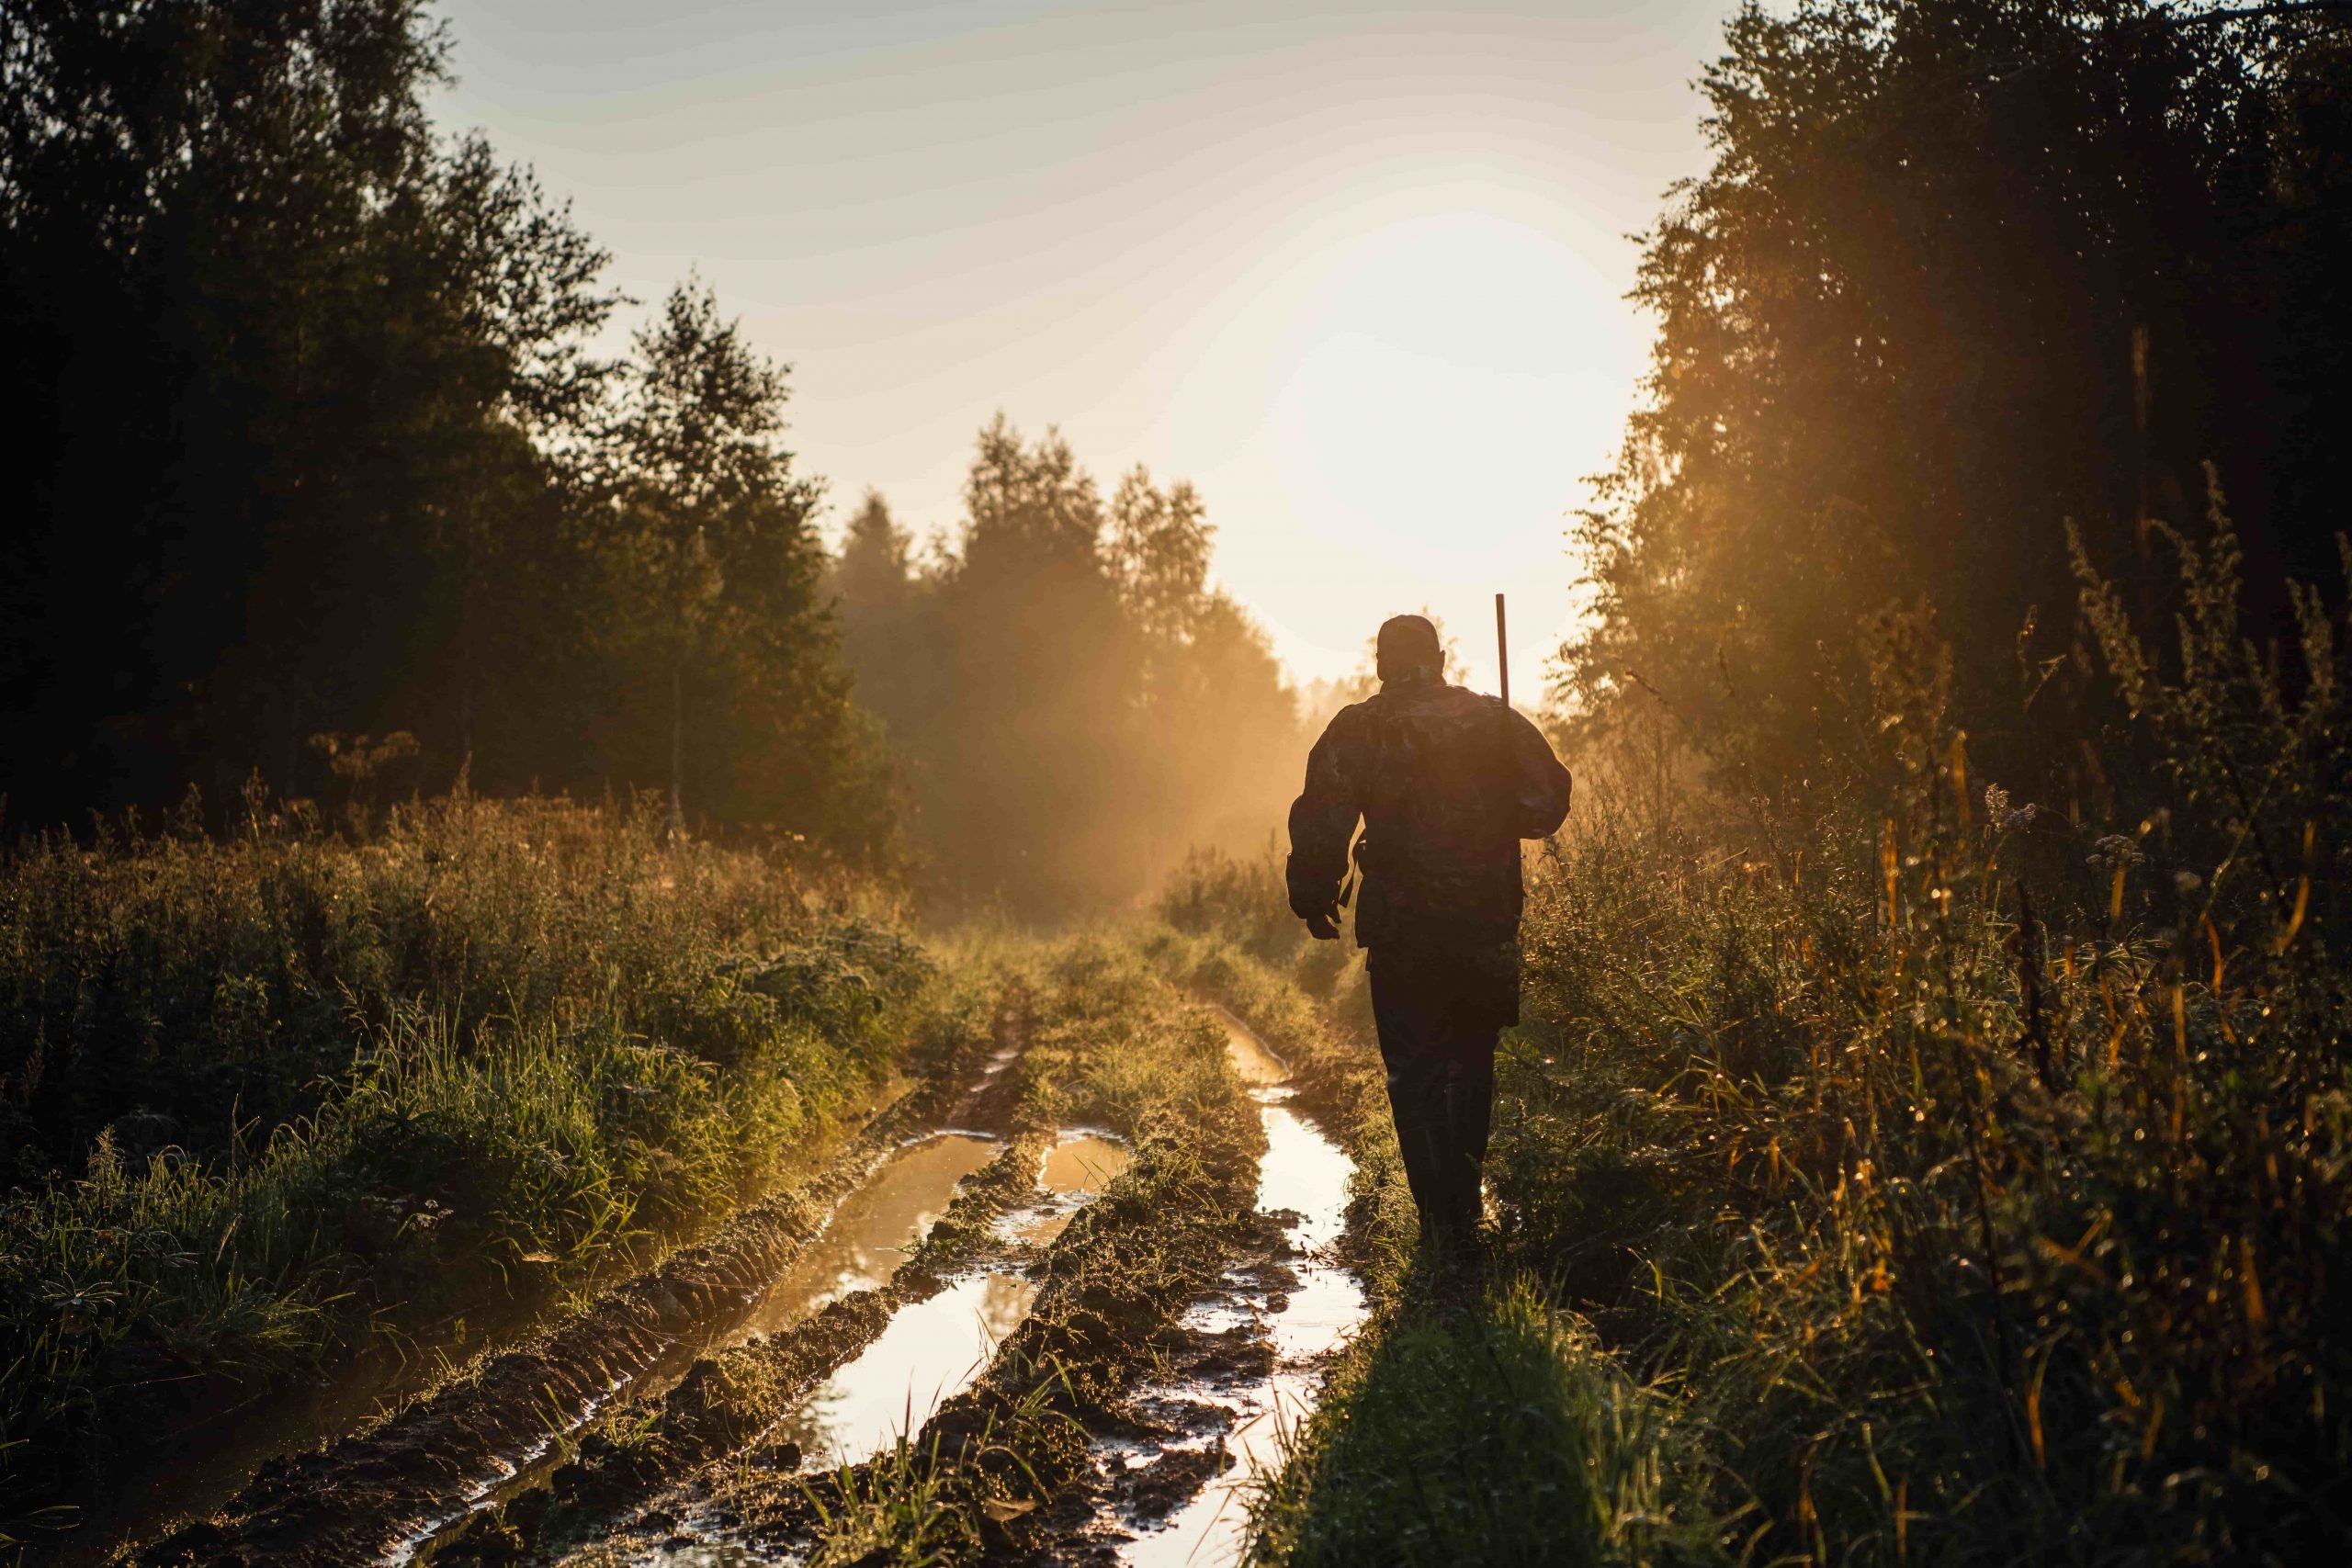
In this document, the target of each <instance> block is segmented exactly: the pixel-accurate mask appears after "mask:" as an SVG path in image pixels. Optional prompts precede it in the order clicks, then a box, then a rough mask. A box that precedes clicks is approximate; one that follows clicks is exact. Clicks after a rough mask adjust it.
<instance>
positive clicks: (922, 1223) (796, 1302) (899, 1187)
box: [729, 1133, 1002, 1338]
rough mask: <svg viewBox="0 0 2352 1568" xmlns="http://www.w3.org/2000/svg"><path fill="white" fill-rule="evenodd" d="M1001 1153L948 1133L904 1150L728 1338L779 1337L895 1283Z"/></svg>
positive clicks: (846, 1202)
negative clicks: (975, 1176) (961, 1188)
mask: <svg viewBox="0 0 2352 1568" xmlns="http://www.w3.org/2000/svg"><path fill="white" fill-rule="evenodd" d="M1001 1146H1002V1145H1000V1144H999V1143H998V1142H997V1141H996V1140H995V1139H994V1138H989V1137H983V1136H980V1135H978V1134H972V1133H942V1134H937V1135H936V1136H934V1137H930V1138H925V1139H923V1140H922V1142H920V1143H914V1144H909V1145H906V1146H905V1147H903V1148H901V1149H899V1150H898V1151H897V1152H896V1153H895V1154H893V1155H891V1156H890V1157H889V1158H888V1160H886V1161H884V1162H883V1164H882V1167H881V1168H880V1169H878V1170H876V1172H875V1173H874V1175H873V1177H872V1178H871V1179H868V1180H867V1181H866V1182H865V1184H864V1185H863V1186H861V1187H859V1188H858V1189H857V1190H856V1191H854V1192H853V1193H851V1194H850V1195H849V1196H848V1197H847V1198H845V1199H843V1200H842V1205H841V1207H840V1208H839V1209H836V1210H835V1211H834V1212H833V1217H832V1220H831V1223H829V1224H827V1225H826V1226H825V1229H824V1231H823V1232H822V1233H821V1234H820V1235H818V1237H817V1239H816V1240H815V1241H813V1242H811V1243H809V1247H808V1249H807V1250H806V1251H804V1252H802V1253H801V1255H800V1257H799V1258H797V1259H796V1260H795V1261H794V1263H793V1265H792V1267H791V1268H789V1269H786V1270H785V1271H784V1272H783V1273H781V1274H779V1275H777V1276H776V1277H775V1282H774V1283H772V1284H770V1285H769V1286H768V1288H767V1289H766V1290H765V1291H763V1292H761V1294H760V1299H759V1300H758V1301H757V1302H756V1303H753V1304H752V1310H751V1313H750V1314H749V1315H748V1316H747V1317H746V1318H745V1319H744V1321H743V1323H742V1325H741V1328H739V1329H738V1330H737V1331H736V1332H735V1333H734V1334H733V1335H730V1336H729V1337H730V1338H741V1337H748V1336H749V1335H752V1334H774V1333H775V1332H777V1331H778V1330H780V1329H786V1328H789V1327H791V1326H792V1325H794V1324H797V1323H798V1322H800V1321H801V1320H802V1319H804V1318H806V1317H807V1316H808V1315H809V1314H810V1313H813V1312H815V1311H816V1310H817V1309H818V1308H820V1307H821V1306H823V1305H824V1304H825V1303H828V1302H831V1301H837V1300H839V1299H840V1298H841V1297H842V1296H845V1295H847V1294H849V1293H850V1292H852V1291H863V1290H869V1289H871V1288H873V1287H875V1286H877V1285H881V1284H885V1283H888V1280H889V1278H890V1276H891V1274H892V1273H893V1272H895V1271H896V1270H897V1269H898V1267H899V1264H900V1263H901V1262H903V1261H904V1260H905V1258H906V1254H907V1249H908V1248H909V1247H912V1246H914V1244H915V1243H916V1242H918V1241H921V1240H922V1237H923V1235H925V1233H927V1232H928V1231H929V1230H930V1229H931V1226H932V1223H933V1221H935V1220H937V1219H938V1218H939V1216H940V1215H941V1214H943V1213H946V1212H947V1205H948V1204H949V1203H950V1202H952V1201H954V1200H955V1197H956V1183H957V1182H959V1181H961V1180H963V1179H964V1178H966V1177H967V1176H969V1175H971V1174H972V1173H973V1172H974V1171H976V1170H978V1169H979V1168H981V1167H982V1166H985V1165H987V1164H988V1163H989V1161H990V1160H992V1159H994V1158H995V1157H996V1155H997V1150H998V1149H999V1148H1000V1147H1001Z"/></svg>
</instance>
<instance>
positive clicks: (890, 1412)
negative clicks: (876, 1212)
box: [763, 1131, 1129, 1469]
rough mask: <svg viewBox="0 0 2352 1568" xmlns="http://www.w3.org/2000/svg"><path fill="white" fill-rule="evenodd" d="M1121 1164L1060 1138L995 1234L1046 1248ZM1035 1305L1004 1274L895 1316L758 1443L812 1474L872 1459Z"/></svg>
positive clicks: (968, 1283) (1018, 1275)
mask: <svg viewBox="0 0 2352 1568" xmlns="http://www.w3.org/2000/svg"><path fill="white" fill-rule="evenodd" d="M1128 1158H1129V1155H1128V1151H1127V1149H1126V1147H1125V1145H1121V1144H1118V1143H1115V1142H1114V1141H1112V1140H1111V1139H1110V1138H1109V1137H1107V1136H1105V1135H1104V1134H1100V1133H1094V1132H1087V1131H1071V1132H1067V1133H1064V1134H1062V1135H1061V1136H1060V1137H1059V1138H1057V1140H1056V1141H1055V1143H1054V1144H1053V1145H1052V1146H1051V1147H1049V1148H1048V1149H1047V1150H1046V1156H1045V1160H1044V1164H1043V1168H1042V1169H1041V1170H1040V1172H1039V1177H1038V1185H1039V1186H1040V1187H1041V1188H1042V1189H1043V1190H1044V1197H1043V1198H1042V1200H1041V1201H1036V1202H1034V1203H1030V1204H1025V1205H1023V1207H1021V1208H1018V1209H1015V1210H1013V1211H1012V1213H1009V1214H1007V1215H1005V1216H1004V1217H1003V1218H1002V1219H1001V1221H999V1222H998V1225H997V1234H998V1235H1000V1236H1001V1237H1002V1238H1004V1239H1006V1240H1009V1241H1017V1242H1025V1243H1028V1244H1030V1245H1032V1246H1042V1245H1043V1244H1044V1243H1045V1242H1047V1241H1050V1240H1051V1239H1052V1238H1053V1237H1055V1236H1057V1235H1060V1234H1061V1232H1062V1229H1063V1227H1065V1226H1066V1225H1068V1224H1069V1222H1070V1218H1071V1216H1073V1215H1074V1214H1076V1213H1078V1211H1079V1210H1080V1209H1081V1208H1083V1207H1085V1206H1086V1204H1087V1203H1088V1202H1090V1201H1092V1200H1093V1199H1094V1198H1095V1197H1096V1196H1098V1195H1099V1194H1100V1193H1101V1192H1102V1190H1103V1187H1104V1186H1105V1185H1107V1184H1108V1183H1109V1182H1110V1181H1111V1179H1113V1178H1114V1177H1115V1176H1117V1175H1118V1174H1119V1172H1121V1171H1123V1170H1125V1168H1127V1160H1128ZM983 1163H985V1162H983ZM943 1207H944V1205H943ZM934 1217H935V1216H934ZM1036 1295H1037V1287H1036V1285H1035V1282H1034V1281H1032V1280H1029V1279H1028V1278H1027V1276H1026V1275H1025V1274H1023V1272H1021V1271H1020V1270H1019V1269H1017V1268H1014V1267H1010V1266H1008V1267H1003V1268H995V1269H985V1270H983V1271H981V1272H979V1273H976V1274H972V1275H968V1276H967V1277H965V1278H963V1279H960V1280H956V1281H954V1282H953V1283H951V1284H950V1285H949V1286H948V1287H947V1289H945V1290H944V1291H942V1292H940V1293H939V1294H937V1295H935V1296H933V1297H931V1298H930V1299H929V1300H928V1301H921V1302H912V1303H908V1304H907V1305H905V1306H903V1307H900V1308H899V1310H898V1312H897V1313H896V1314H893V1315H892V1316H891V1319H890V1323H889V1325H888V1327H886V1328H885V1329H883V1331H882V1333H881V1335H880V1336H879V1337H877V1338H876V1339H875V1340H874V1342H873V1343H872V1344H870V1345H868V1346H867V1347H866V1348H865V1350H864V1352H862V1353H861V1354H860V1355H859V1356H858V1357H857V1358H856V1359H854V1360H853V1361H851V1362H849V1363H848V1364H847V1365H846V1366H844V1367H842V1369H841V1370H840V1371H836V1372H834V1373H833V1375H832V1376H831V1377H829V1378H827V1379H826V1380H825V1381H824V1382H822V1383H820V1384H819V1385H818V1387H817V1389H816V1390H815V1391H814V1392H813V1393H810V1394H809V1397H808V1399H807V1400H806V1401H804V1402H803V1403H802V1404H801V1405H800V1407H799V1408H798V1409H797V1410H795V1411H793V1412H792V1414H790V1415H789V1416H786V1417H785V1418H784V1419H783V1420H782V1421H780V1422H779V1423H777V1424H776V1425H775V1427H771V1428H770V1429H769V1431H768V1432H767V1434H766V1435H765V1437H764V1438H763V1441H765V1442H766V1443H768V1444H769V1445H771V1446H774V1445H780V1444H783V1443H787V1442H789V1443H795V1444H797V1445H798V1446H799V1449H800V1451H801V1453H802V1454H803V1456H804V1458H803V1460H802V1463H803V1465H804V1466H806V1467H811V1468H820V1469H826V1468H831V1467H834V1466H837V1465H840V1464H841V1463H842V1462H843V1461H847V1462H850V1463H853V1464H854V1463H856V1462H858V1461H863V1460H867V1459H871V1458H872V1457H873V1456H874V1455H876V1453H879V1452H881V1451H883V1450H887V1449H888V1448H890V1447H891V1446H892V1445H894V1444H895V1443H896V1442H897V1441H898V1440H899V1438H900V1437H901V1436H903V1435H905V1434H907V1433H910V1432H914V1431H917V1430H919V1429H921V1427H922V1424H923V1421H924V1420H925V1418H927V1417H928V1416H930V1415H931V1413H932V1411H933V1410H934V1409H936V1408H937V1407H938V1405H939V1404H940V1402H941V1401H942V1400H944V1399H948V1398H950V1397H952V1396H954V1395H955V1394H957V1393H961V1392H963V1390H965V1389H966V1388H967V1387H969V1386H970V1385H971V1382H972V1380H973V1379H974V1378H976V1377H978V1375H979V1374H980V1372H981V1371H984V1370H985V1369H986V1368H987V1366H988V1363H989V1358H990V1357H992V1356H993V1355H994V1354H995V1353H996V1347H997V1343H998V1341H1000V1340H1001V1339H1002V1338H1003V1337H1005V1336H1006V1335H1008V1334H1010V1333H1012V1330H1013V1328H1014V1327H1015V1326H1016V1325H1019V1323H1020V1322H1021V1320H1022V1318H1023V1317H1024V1316H1026V1315H1027V1314H1028V1312H1029V1304H1030V1303H1031V1302H1033V1301H1035V1299H1036ZM818 1304H822V1303H818Z"/></svg>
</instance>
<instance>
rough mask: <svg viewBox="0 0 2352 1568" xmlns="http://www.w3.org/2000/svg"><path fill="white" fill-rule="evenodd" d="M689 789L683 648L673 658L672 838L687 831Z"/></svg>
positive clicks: (684, 656)
mask: <svg viewBox="0 0 2352 1568" xmlns="http://www.w3.org/2000/svg"><path fill="white" fill-rule="evenodd" d="M685 787H686V655H685V651H684V649H680V650H679V651H678V652H676V653H674V654H673V655H672V656H671V659H670V836H671V837H672V838H673V839H674V838H677V837H678V836H680V835H681V834H683V833H684V832H685V830H686V813H685V807H684V798H683V797H684V790H685Z"/></svg>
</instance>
